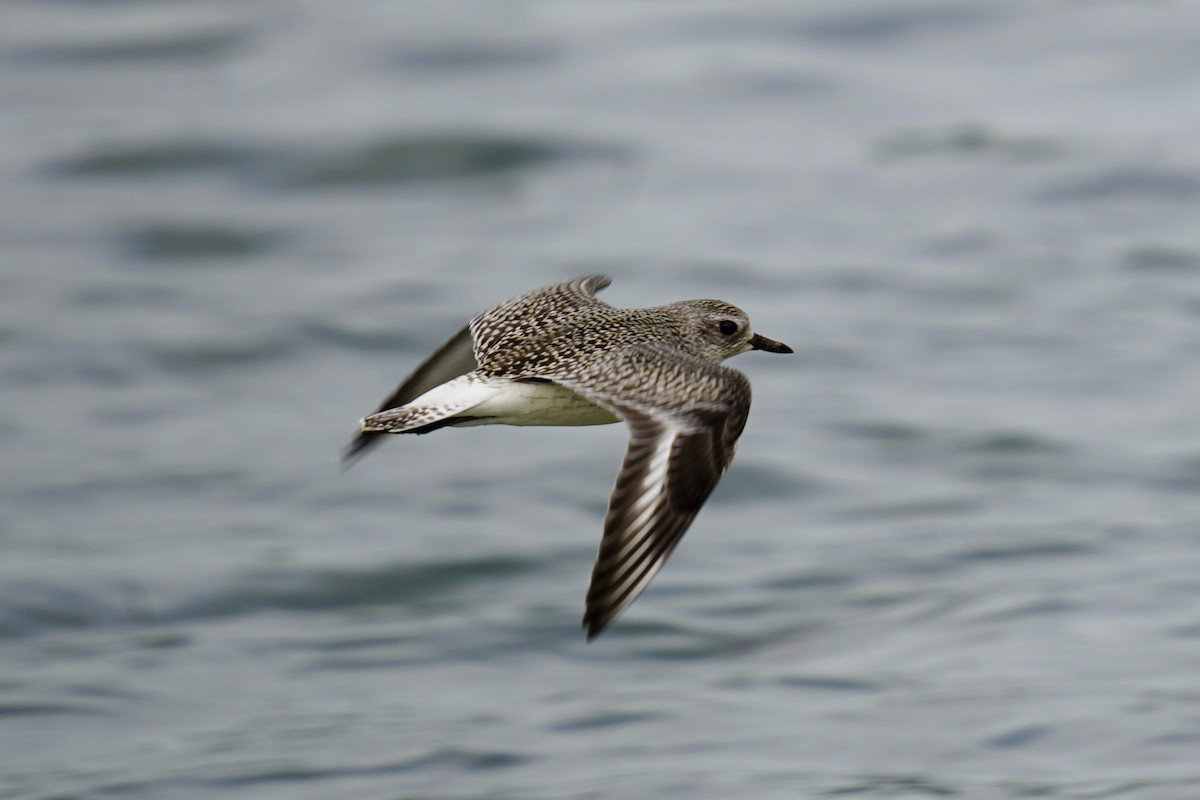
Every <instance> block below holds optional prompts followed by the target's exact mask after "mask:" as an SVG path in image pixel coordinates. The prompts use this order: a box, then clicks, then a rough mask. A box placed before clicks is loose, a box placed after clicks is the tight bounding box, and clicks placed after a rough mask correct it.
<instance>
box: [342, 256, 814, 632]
mask: <svg viewBox="0 0 1200 800" xmlns="http://www.w3.org/2000/svg"><path fill="white" fill-rule="evenodd" d="M610 283H611V278H609V277H608V276H606V275H583V276H580V277H577V278H573V279H571V280H566V281H562V282H560V283H555V284H552V285H549V286H544V287H542V288H540V289H535V290H533V291H530V292H527V293H525V294H522V295H520V296H519V297H516V298H513V299H511V300H508V301H505V302H503V303H501V304H499V305H497V306H495V307H494V308H491V309H489V310H487V311H484V312H483V313H481V314H479V315H477V316H475V317H474V318H472V319H471V320H470V322H468V323H467V324H466V325H465V326H464V327H463V328H462V329H461V330H459V331H458V332H457V333H456V334H454V335H453V336H452V337H450V339H449V340H448V341H446V343H445V344H443V345H442V346H441V347H440V348H438V349H437V350H436V351H435V352H434V353H433V355H431V356H429V357H428V358H427V359H426V360H425V361H424V362H423V363H421V364H420V366H418V367H417V368H416V370H415V371H414V372H413V373H412V375H411V376H409V377H408V378H407V379H406V380H405V381H404V382H403V383H401V384H400V386H399V387H398V388H397V389H396V390H395V391H394V392H393V393H392V394H391V395H389V396H388V397H387V399H385V400H384V401H383V403H382V404H380V406H379V408H378V410H377V411H376V412H375V413H373V414H371V415H369V416H367V417H365V418H363V419H362V420H360V421H359V428H360V430H359V432H358V434H357V435H356V436H355V438H354V439H353V440H352V441H351V442H350V444H349V445H348V446H347V447H346V449H345V451H344V453H343V462H344V463H345V464H346V465H347V466H348V465H349V464H350V463H352V462H353V461H354V460H356V459H357V458H359V457H361V456H362V455H363V454H365V453H366V452H367V451H368V450H369V449H370V448H372V447H373V446H374V445H376V444H377V443H378V442H379V440H380V438H381V437H383V436H384V435H386V434H398V433H415V434H424V433H430V432H432V431H435V430H438V429H440V428H444V427H470V426H475V425H569V426H575V425H603V424H609V423H615V422H620V421H623V422H625V424H626V425H627V426H628V427H629V443H628V447H627V449H626V452H625V457H624V460H623V462H622V464H621V468H620V470H619V472H618V473H617V479H616V485H615V486H614V488H613V491H612V495H611V497H610V499H609V504H608V511H607V513H606V515H605V519H604V531H603V535H602V537H601V540H600V547H599V552H598V554H597V558H596V562H595V566H594V567H593V570H592V576H591V583H590V586H589V588H588V592H587V597H586V602H585V612H584V616H583V628H584V629H585V631H586V638H587V641H591V640H593V639H594V638H595V637H596V636H598V635H599V634H600V633H601V632H603V631H604V630H605V629H606V628H608V627H609V626H610V625H612V623H613V622H614V621H615V620H616V619H617V617H618V616H620V615H621V613H622V612H623V611H625V609H626V608H628V606H629V605H630V604H631V603H632V602H633V601H634V600H635V599H636V598H637V597H638V595H639V594H641V592H642V590H643V589H645V588H646V586H647V585H648V584H649V583H650V581H651V579H653V578H654V576H655V575H656V574H657V573H658V571H659V570H660V569H661V568H662V566H663V564H664V563H665V562H666V560H667V558H668V557H669V556H670V555H671V553H672V551H673V550H674V549H675V546H676V545H677V544H678V543H679V541H680V539H681V538H682V537H683V534H684V533H685V532H686V531H687V529H688V527H689V526H690V525H691V523H692V520H693V519H694V518H695V517H696V514H697V513H698V512H699V511H700V507H701V506H702V505H703V504H704V502H705V500H707V499H708V496H709V495H710V494H711V493H712V490H713V488H714V487H715V486H716V485H717V482H718V481H719V480H720V479H721V476H722V475H723V474H724V473H725V471H726V470H727V469H728V468H729V465H730V463H731V462H732V460H733V455H734V450H735V448H736V445H737V440H738V437H739V436H740V435H741V433H742V429H743V428H744V427H745V425H746V419H747V416H748V414H749V411H750V382H749V380H748V379H747V378H746V376H745V375H744V374H742V373H741V372H738V371H737V370H734V369H730V368H729V367H725V366H722V364H721V362H722V361H724V360H725V359H727V358H729V357H731V356H735V355H738V354H740V353H745V352H747V351H750V350H761V351H765V352H768V353H792V352H793V350H792V348H790V347H788V346H787V345H786V344H784V343H783V342H779V341H775V340H774V339H768V338H767V337H765V336H762V335H760V334H757V333H755V332H754V331H753V330H752V329H751V327H750V321H749V318H748V317H747V316H746V314H745V312H743V311H742V310H741V309H739V308H737V307H735V306H733V305H730V304H729V303H726V302H724V301H721V300H684V301H681V302H677V303H671V304H669V305H664V306H656V307H652V308H629V309H626V308H617V307H614V306H612V305H609V304H608V303H605V302H604V301H603V300H600V299H599V298H597V297H596V292H598V291H599V290H601V289H603V288H605V287H606V286H608V285H609V284H610Z"/></svg>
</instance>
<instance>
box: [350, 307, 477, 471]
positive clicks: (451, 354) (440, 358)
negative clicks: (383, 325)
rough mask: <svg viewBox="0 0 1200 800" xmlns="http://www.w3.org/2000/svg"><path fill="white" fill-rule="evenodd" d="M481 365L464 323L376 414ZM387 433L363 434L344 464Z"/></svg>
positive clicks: (358, 456)
mask: <svg viewBox="0 0 1200 800" xmlns="http://www.w3.org/2000/svg"><path fill="white" fill-rule="evenodd" d="M477 366H478V362H476V360H475V348H474V341H473V339H472V337H471V329H470V326H464V327H463V329H462V330H460V331H459V332H458V333H456V334H454V335H453V336H451V337H450V339H449V341H447V342H446V343H445V344H444V345H442V346H441V347H439V348H438V349H437V350H436V351H434V354H433V355H431V356H430V357H429V358H427V359H425V361H424V362H422V363H421V365H420V366H419V367H417V369H416V370H415V371H414V372H413V374H412V375H409V376H408V378H407V379H405V381H404V383H402V384H400V386H398V387H397V388H396V391H394V392H392V393H391V395H389V396H388V398H387V399H386V400H384V401H383V402H382V403H380V405H379V408H378V409H377V411H376V413H379V412H380V411H387V410H388V409H391V408H396V407H398V406H402V405H404V404H405V403H408V402H411V401H412V400H415V399H416V398H418V397H420V396H421V395H423V394H425V392H427V391H429V390H430V389H432V388H433V387H435V386H440V385H441V384H443V383H446V382H447V381H451V380H453V379H455V378H457V377H459V376H460V375H465V374H467V373H468V372H470V371H471V370H473V369H475V368H476V367H477ZM386 435H387V434H385V433H380V432H375V431H371V432H361V433H359V434H358V435H357V436H355V437H354V439H353V440H352V441H351V442H350V444H348V445H347V446H346V449H345V450H344V451H343V452H342V463H343V464H346V465H349V464H350V463H351V462H353V461H354V460H355V459H358V458H360V457H361V456H362V455H363V454H365V453H366V451H367V450H368V449H369V448H370V447H371V446H372V445H375V444H377V443H378V441H379V437H381V436H386Z"/></svg>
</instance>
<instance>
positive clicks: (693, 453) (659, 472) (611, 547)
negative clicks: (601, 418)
mask: <svg viewBox="0 0 1200 800" xmlns="http://www.w3.org/2000/svg"><path fill="white" fill-rule="evenodd" d="M551 380H554V381H555V382H556V383H559V384H561V385H563V386H566V387H567V388H569V389H571V390H573V391H574V392H576V393H577V394H580V395H582V396H583V397H586V398H587V399H589V400H591V401H592V402H594V403H596V404H597V405H600V406H602V407H604V408H607V409H609V410H611V411H613V412H614V413H615V414H617V415H619V416H620V417H621V418H623V419H624V420H625V422H626V423H627V424H628V425H629V429H630V437H629V447H628V449H627V450H626V453H625V460H624V462H623V463H622V464H621V470H620V472H618V473H617V482H616V486H615V487H614V489H613V493H612V498H611V499H610V500H609V505H608V514H607V516H606V517H605V520H604V536H603V538H602V539H601V541H600V552H599V555H598V556H597V558H596V566H595V568H594V570H593V572H592V583H591V586H590V587H589V589H588V594H587V608H586V612H585V614H584V617H583V625H584V627H585V628H586V629H587V635H588V638H589V639H592V638H594V637H595V636H597V635H598V634H600V633H601V632H602V631H603V630H604V629H605V628H606V627H608V626H609V625H611V624H612V622H613V621H614V620H615V619H616V618H617V617H618V616H619V615H620V614H621V612H622V611H624V610H625V608H626V607H627V606H629V604H630V603H632V602H633V601H634V599H636V598H637V596H638V595H639V594H640V593H641V591H642V590H643V589H645V588H646V586H647V585H648V584H649V583H650V581H651V579H652V578H653V577H654V576H655V575H656V574H657V573H658V571H659V569H661V568H662V566H663V564H664V563H665V562H666V560H667V557H668V556H669V555H670V554H671V551H672V550H673V549H674V548H675V545H677V544H678V543H679V540H680V539H681V538H682V537H683V534H684V532H685V531H687V529H688V526H689V525H690V524H691V522H692V520H693V519H694V518H695V516H696V514H697V512H699V511H700V507H701V506H702V505H703V504H704V501H705V500H707V499H708V496H709V494H710V493H711V492H712V490H713V488H714V487H715V486H716V485H717V481H719V480H720V479H721V476H722V475H723V474H724V473H725V470H726V469H728V468H729V464H730V462H731V461H732V460H733V454H734V450H735V447H736V443H737V439H738V436H740V435H741V433H742V429H743V428H744V427H745V425H746V417H747V415H748V414H749V411H750V382H749V381H748V380H747V379H746V376H745V375H743V374H742V373H740V372H738V371H736V370H732V369H729V368H727V367H722V366H720V365H719V364H714V363H712V362H709V361H704V360H702V359H699V358H696V357H694V356H691V355H688V354H686V353H684V352H683V351H681V350H678V349H677V348H673V347H669V346H665V345H639V346H635V347H630V348H625V349H623V350H618V351H608V352H607V353H606V354H605V355H604V356H603V358H602V360H597V361H595V362H592V363H591V364H590V365H587V366H585V367H583V368H581V369H579V370H578V371H576V372H574V373H573V374H565V375H559V376H553V377H551Z"/></svg>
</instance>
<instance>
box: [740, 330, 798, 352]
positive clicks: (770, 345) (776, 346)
mask: <svg viewBox="0 0 1200 800" xmlns="http://www.w3.org/2000/svg"><path fill="white" fill-rule="evenodd" d="M750 347H752V348H753V349H755V350H766V351H767V352H768V353H794V352H796V351H795V350H793V349H792V348H790V347H788V346H787V345H786V344H784V343H783V342H777V341H775V340H774V339H768V338H767V337H765V336H760V335H758V334H757V333H756V334H754V335H753V336H751V337H750Z"/></svg>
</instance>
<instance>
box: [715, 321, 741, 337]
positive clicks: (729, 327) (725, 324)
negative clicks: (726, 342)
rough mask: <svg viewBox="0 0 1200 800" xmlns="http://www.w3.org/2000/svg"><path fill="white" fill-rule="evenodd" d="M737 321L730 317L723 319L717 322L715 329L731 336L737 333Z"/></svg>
mask: <svg viewBox="0 0 1200 800" xmlns="http://www.w3.org/2000/svg"><path fill="white" fill-rule="evenodd" d="M737 329H738V326H737V323H736V322H734V321H733V320H731V319H723V320H721V321H720V322H718V323H717V330H719V331H720V332H721V333H722V334H723V335H725V336H733V335H734V334H735V333H737Z"/></svg>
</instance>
